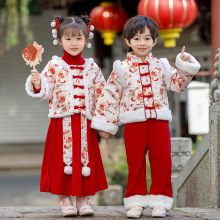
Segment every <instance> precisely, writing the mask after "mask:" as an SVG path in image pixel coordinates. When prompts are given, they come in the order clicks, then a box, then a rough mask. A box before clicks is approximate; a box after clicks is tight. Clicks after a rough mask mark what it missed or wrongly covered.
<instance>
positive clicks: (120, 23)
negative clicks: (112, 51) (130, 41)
mask: <svg viewBox="0 0 220 220" xmlns="http://www.w3.org/2000/svg"><path fill="white" fill-rule="evenodd" d="M89 16H90V18H91V19H92V23H93V25H94V26H95V29H96V30H97V31H99V32H100V33H101V36H102V38H103V39H104V44H105V45H112V44H113V43H114V38H115V37H116V35H117V33H119V32H120V31H122V30H123V27H124V24H125V23H126V21H127V19H128V15H127V13H126V11H125V10H124V9H123V8H121V7H118V6H117V5H116V4H115V3H113V2H102V3H101V4H100V5H99V6H97V7H95V8H93V9H92V11H91V13H90V15H89Z"/></svg>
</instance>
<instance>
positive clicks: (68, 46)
mask: <svg viewBox="0 0 220 220" xmlns="http://www.w3.org/2000/svg"><path fill="white" fill-rule="evenodd" d="M59 44H60V45H62V46H63V49H64V50H65V51H66V52H67V53H69V54H70V55H72V56H76V55H78V54H79V53H80V52H81V51H82V50H83V48H84V46H85V44H86V40H85V36H84V35H83V34H82V33H80V35H78V36H62V37H61V39H59Z"/></svg>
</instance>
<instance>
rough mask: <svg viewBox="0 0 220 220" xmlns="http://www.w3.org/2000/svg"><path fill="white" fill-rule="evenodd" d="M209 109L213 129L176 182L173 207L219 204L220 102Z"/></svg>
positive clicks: (202, 206)
mask: <svg viewBox="0 0 220 220" xmlns="http://www.w3.org/2000/svg"><path fill="white" fill-rule="evenodd" d="M209 110H210V123H209V124H210V125H209V126H210V133H209V134H208V135H206V136H205V138H204V139H203V141H202V142H201V143H200V145H199V146H198V148H197V149H196V151H195V152H194V154H193V155H192V157H191V158H190V160H189V161H188V163H187V164H186V166H185V167H184V169H183V170H182V171H181V172H180V174H179V176H178V177H177V178H176V179H175V181H174V182H173V193H174V207H201V208H204V207H209V206H211V207H218V208H219V207H220V103H216V104H214V105H213V106H211V107H210V109H209Z"/></svg>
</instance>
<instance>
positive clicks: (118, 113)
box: [91, 53, 200, 135]
mask: <svg viewBox="0 0 220 220" xmlns="http://www.w3.org/2000/svg"><path fill="white" fill-rule="evenodd" d="M175 64H176V67H177V68H178V69H175V68H173V67H171V66H170V65H169V62H168V60H167V59H165V58H161V59H157V58H154V57H153V56H152V54H151V53H149V55H148V56H147V57H146V59H145V62H144V63H143V62H142V61H141V59H140V58H138V57H136V56H135V55H134V54H133V53H128V55H127V59H126V60H124V61H122V62H121V61H115V63H114V65H113V71H112V73H111V75H110V77H109V79H108V81H107V84H106V86H105V88H104V90H103V91H102V94H101V97H100V99H99V101H98V104H97V107H96V110H95V114H94V117H93V119H92V124H91V127H92V128H95V129H97V130H101V131H105V132H108V133H110V134H113V135H114V134H116V132H117V130H118V126H119V125H121V124H126V123H134V122H142V121H146V120H147V119H149V118H156V119H158V120H168V121H171V120H172V116H171V111H170V109H169V103H168V97H167V91H168V90H171V91H174V92H178V93H179V92H183V91H184V89H185V88H186V87H187V86H188V84H189V83H190V81H191V80H192V78H193V76H194V75H195V74H196V73H197V72H198V70H199V69H200V64H199V63H198V62H197V60H196V59H195V58H194V57H193V56H191V55H190V62H184V61H182V60H181V59H180V54H178V55H177V58H176V63H175Z"/></svg>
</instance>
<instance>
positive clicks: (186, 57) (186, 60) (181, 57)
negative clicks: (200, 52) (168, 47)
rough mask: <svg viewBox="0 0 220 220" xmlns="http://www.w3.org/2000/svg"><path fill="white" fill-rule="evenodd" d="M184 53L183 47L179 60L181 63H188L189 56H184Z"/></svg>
mask: <svg viewBox="0 0 220 220" xmlns="http://www.w3.org/2000/svg"><path fill="white" fill-rule="evenodd" d="M184 51H185V46H183V49H182V51H181V55H180V59H181V60H182V61H185V62H190V56H189V55H186V54H185V53H184Z"/></svg>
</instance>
